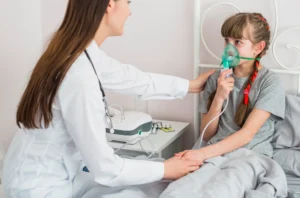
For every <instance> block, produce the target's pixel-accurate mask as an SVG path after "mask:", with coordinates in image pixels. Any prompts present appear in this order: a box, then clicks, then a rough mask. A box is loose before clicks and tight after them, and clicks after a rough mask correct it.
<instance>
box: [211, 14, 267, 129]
mask: <svg viewBox="0 0 300 198" xmlns="http://www.w3.org/2000/svg"><path fill="white" fill-rule="evenodd" d="M246 28H247V29H248V30H249V31H247V32H248V35H246V36H247V39H249V40H250V41H251V42H252V43H254V44H257V43H259V42H261V41H264V42H265V43H266V46H265V48H264V49H263V51H262V52H261V53H260V54H258V55H257V57H256V58H261V57H262V56H263V55H265V54H266V51H267V50H268V48H269V46H270V37H271V35H270V27H269V24H268V22H267V20H266V19H265V18H264V17H263V16H262V15H261V14H260V13H238V14H236V15H234V16H231V17H229V18H228V19H227V20H226V21H225V22H224V24H223V26H222V29H221V34H222V36H223V37H224V38H228V37H231V38H235V39H242V38H244V36H245V35H243V33H244V30H245V29H246ZM258 67H259V60H255V62H254V64H253V72H252V74H251V76H250V78H249V79H248V81H247V82H246V83H245V85H244V99H243V100H242V101H241V103H240V104H239V106H238V108H237V111H236V114H235V123H236V124H237V125H238V126H240V127H242V126H243V124H244V123H245V121H246V119H247V116H248V112H249V111H248V110H249V108H250V102H249V92H250V89H251V85H252V83H253V82H254V80H255V78H256V76H257V74H258ZM215 94H216V91H215V92H213V93H212V94H211V95H210V97H209V99H208V104H207V107H208V109H209V108H210V106H211V104H212V101H213V99H214V97H215Z"/></svg>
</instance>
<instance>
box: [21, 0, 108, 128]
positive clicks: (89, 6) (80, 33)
mask: <svg viewBox="0 0 300 198" xmlns="http://www.w3.org/2000/svg"><path fill="white" fill-rule="evenodd" d="M108 4H109V0H69V2H68V7H67V11H66V14H65V17H64V20H63V22H62V24H61V26H60V28H59V29H58V30H57V32H56V33H55V34H54V36H53V38H52V40H51V41H50V43H49V45H48V47H47V49H46V50H45V52H44V53H43V54H42V56H41V57H40V59H39V60H38V62H37V64H36V65H35V68H34V69H33V72H32V74H31V77H30V80H29V83H28V85H27V87H26V89H25V91H24V93H23V96H22V98H21V100H20V102H19V106H18V110H17V115H16V121H17V125H18V126H19V127H21V124H22V125H23V127H25V128H28V129H34V128H42V127H45V128H47V127H49V124H50V122H51V121H52V118H53V115H52V103H53V101H54V97H55V95H56V93H57V90H58V88H59V86H60V85H61V83H62V81H63V79H64V77H65V75H66V73H67V72H68V70H69V68H70V67H71V65H72V64H73V62H74V61H75V60H76V58H77V57H78V56H79V55H80V54H81V53H82V52H83V51H84V50H85V48H86V47H87V46H88V44H89V43H90V42H91V41H92V40H93V38H94V36H95V34H96V32H97V30H98V28H99V25H100V23H101V20H102V18H103V16H104V14H105V12H106V9H107V6H108Z"/></svg>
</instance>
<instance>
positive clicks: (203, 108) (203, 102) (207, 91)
mask: <svg viewBox="0 0 300 198" xmlns="http://www.w3.org/2000/svg"><path fill="white" fill-rule="evenodd" d="M219 76H220V71H216V72H215V73H214V74H213V75H211V76H210V77H209V78H208V80H207V82H206V85H205V88H204V90H203V92H202V95H201V97H200V103H199V109H198V110H199V112H200V113H207V112H208V109H207V103H208V98H209V96H210V95H211V94H212V93H213V92H214V91H215V90H216V89H217V80H218V78H219Z"/></svg>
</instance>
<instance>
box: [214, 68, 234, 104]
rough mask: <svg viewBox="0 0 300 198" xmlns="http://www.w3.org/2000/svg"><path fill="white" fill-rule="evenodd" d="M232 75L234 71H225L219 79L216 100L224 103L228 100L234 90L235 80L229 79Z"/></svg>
mask: <svg viewBox="0 0 300 198" xmlns="http://www.w3.org/2000/svg"><path fill="white" fill-rule="evenodd" d="M230 74H232V70H225V71H223V72H222V73H221V75H220V77H219V78H218V88H217V92H216V96H215V98H217V99H220V100H222V101H224V100H226V99H227V98H228V96H229V94H230V92H231V91H232V90H233V88H234V78H232V77H227V76H228V75H230Z"/></svg>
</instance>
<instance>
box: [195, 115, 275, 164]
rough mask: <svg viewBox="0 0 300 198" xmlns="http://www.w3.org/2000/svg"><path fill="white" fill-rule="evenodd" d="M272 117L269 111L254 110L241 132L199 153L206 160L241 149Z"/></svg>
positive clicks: (200, 150)
mask: <svg viewBox="0 0 300 198" xmlns="http://www.w3.org/2000/svg"><path fill="white" fill-rule="evenodd" d="M270 116H271V114H270V113H269V112H267V111H263V110H260V109H253V110H252V112H251V113H250V115H249V117H248V118H247V120H246V122H245V124H244V125H243V127H242V128H241V129H240V130H239V131H237V132H236V133H234V134H232V135H230V136H228V137H227V138H225V139H224V140H222V141H220V142H218V143H216V144H213V145H210V146H207V147H204V148H201V149H199V150H198V151H199V152H201V153H202V154H203V158H204V160H206V159H209V158H211V157H215V156H220V155H223V154H225V153H228V152H231V151H233V150H236V149H238V148H241V147H243V146H244V145H246V144H248V143H249V142H250V141H251V140H252V139H253V137H254V135H255V134H256V133H257V132H258V130H259V129H260V128H261V127H262V126H263V124H264V123H265V122H266V121H267V120H268V118H269V117H270Z"/></svg>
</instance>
